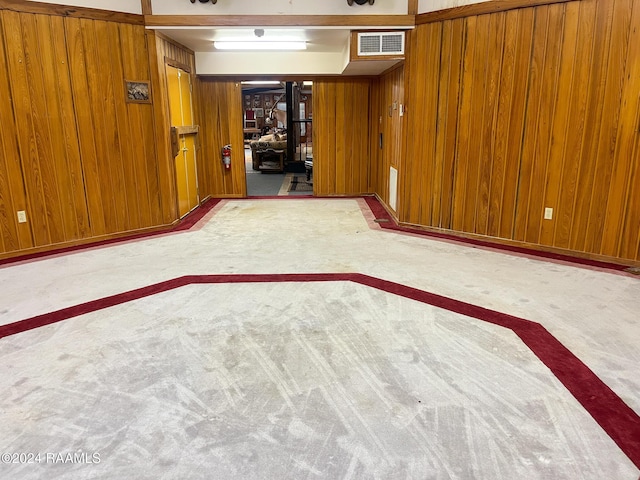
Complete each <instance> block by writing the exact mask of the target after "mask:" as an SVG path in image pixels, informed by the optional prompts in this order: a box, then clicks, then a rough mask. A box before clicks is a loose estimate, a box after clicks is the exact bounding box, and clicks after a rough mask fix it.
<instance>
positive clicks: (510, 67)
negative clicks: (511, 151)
mask: <svg viewBox="0 0 640 480" xmlns="http://www.w3.org/2000/svg"><path fill="white" fill-rule="evenodd" d="M519 12H520V11H519V10H511V11H509V12H506V14H505V31H504V39H503V45H502V49H503V50H502V55H501V56H502V68H501V71H500V95H499V97H498V104H497V113H496V123H495V126H494V131H495V132H496V133H495V141H494V146H493V148H494V150H493V155H492V156H493V162H492V166H491V178H490V189H489V199H488V202H487V203H488V218H487V231H486V234H487V235H491V236H494V237H495V236H498V234H499V229H500V220H501V218H502V217H503V211H504V210H508V209H509V205H508V204H507V205H505V204H504V202H503V200H504V188H505V177H506V176H507V175H506V171H507V164H508V162H507V160H508V157H507V147H508V139H509V136H510V133H511V132H510V129H511V126H512V123H511V121H512V119H511V110H512V106H513V97H514V78H515V58H516V48H517V44H518V43H517V39H518V28H519V25H520V21H519V20H520V18H519ZM509 163H510V162H509Z"/></svg>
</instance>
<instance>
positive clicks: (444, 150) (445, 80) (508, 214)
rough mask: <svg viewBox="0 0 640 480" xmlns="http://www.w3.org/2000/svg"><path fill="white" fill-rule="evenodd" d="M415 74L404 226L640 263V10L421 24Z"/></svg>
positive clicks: (587, 6) (591, 0)
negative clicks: (550, 215) (549, 212)
mask: <svg viewBox="0 0 640 480" xmlns="http://www.w3.org/2000/svg"><path fill="white" fill-rule="evenodd" d="M408 72H409V73H408V78H407V85H408V92H407V93H408V106H409V110H408V114H407V117H406V119H405V121H406V122H407V124H406V132H407V135H406V155H405V158H406V162H405V164H404V166H403V168H402V171H401V182H402V185H403V188H402V197H403V198H402V202H401V205H402V211H401V212H400V220H401V221H404V222H407V223H413V224H420V225H424V226H429V227H439V228H443V229H449V230H454V231H458V232H466V233H472V234H479V235H486V236H491V237H499V238H502V239H508V240H514V241H518V242H525V243H528V244H533V245H542V246H547V247H555V248H560V249H568V250H571V251H574V252H583V253H587V254H597V255H605V256H609V257H616V258H619V259H631V260H640V140H639V137H640V133H639V130H640V114H639V112H640V95H639V93H638V92H640V0H615V1H614V0H582V1H580V2H568V3H558V4H553V5H545V6H537V7H532V8H521V9H517V10H511V11H507V12H499V13H494V14H486V15H477V16H469V17H466V18H460V19H456V20H447V21H440V22H435V23H429V24H425V25H419V26H418V27H417V28H416V30H415V31H413V32H411V33H410V34H409V39H408ZM546 207H549V208H553V219H552V220H545V219H543V215H544V210H545V208H546Z"/></svg>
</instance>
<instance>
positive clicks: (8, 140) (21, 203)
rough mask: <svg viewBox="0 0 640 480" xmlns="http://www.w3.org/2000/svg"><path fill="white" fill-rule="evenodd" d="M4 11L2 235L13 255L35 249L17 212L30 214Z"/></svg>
mask: <svg viewBox="0 0 640 480" xmlns="http://www.w3.org/2000/svg"><path fill="white" fill-rule="evenodd" d="M5 14H6V12H4V11H0V32H1V33H2V37H1V38H2V39H3V41H2V42H0V91H2V92H6V94H5V95H0V124H1V125H2V128H0V154H1V157H0V197H1V198H0V233H1V234H2V248H3V250H2V252H11V251H16V250H20V249H25V248H29V247H32V246H33V238H32V236H31V229H30V228H29V224H26V223H22V224H19V223H18V222H17V212H18V211H19V210H25V211H26V210H27V198H26V189H25V186H24V181H23V177H22V169H21V165H20V151H19V148H18V142H17V138H16V135H15V128H11V126H13V125H14V121H15V120H14V109H13V103H12V94H11V90H10V78H9V71H8V65H7V58H6V48H5V41H4V38H5V37H6V36H5V35H4V30H5V27H4V23H5V18H4V15H5Z"/></svg>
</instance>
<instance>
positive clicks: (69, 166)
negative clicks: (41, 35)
mask: <svg viewBox="0 0 640 480" xmlns="http://www.w3.org/2000/svg"><path fill="white" fill-rule="evenodd" d="M50 21H51V38H50V41H51V43H52V46H53V50H54V52H53V64H54V68H53V71H52V73H53V75H54V78H55V82H54V85H55V91H56V92H57V99H58V105H59V112H57V113H56V114H55V115H52V116H51V121H50V123H51V124H57V125H59V126H60V127H61V128H62V132H60V131H58V132H56V134H55V135H54V143H55V144H56V145H58V146H59V145H62V146H63V147H64V153H59V155H61V156H62V158H65V159H66V162H65V163H63V164H62V165H61V166H60V168H61V169H62V173H63V174H66V175H68V184H67V185H66V187H67V188H69V189H70V191H71V195H70V196H71V202H72V204H73V211H74V214H75V218H74V224H75V232H76V234H77V236H72V237H69V238H70V239H74V238H87V237H90V236H91V226H90V224H89V212H88V209H87V202H86V192H85V187H84V177H83V173H82V159H81V158H80V146H79V143H78V129H77V126H76V117H75V111H74V104H73V92H72V87H71V78H70V73H69V57H68V54H67V43H66V34H65V28H64V20H63V19H62V17H53V16H52V17H50ZM45 68H46V67H45ZM69 238H68V239H69Z"/></svg>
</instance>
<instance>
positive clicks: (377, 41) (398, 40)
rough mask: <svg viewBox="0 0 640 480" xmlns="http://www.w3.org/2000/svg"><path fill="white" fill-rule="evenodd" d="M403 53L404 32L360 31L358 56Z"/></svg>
mask: <svg viewBox="0 0 640 480" xmlns="http://www.w3.org/2000/svg"><path fill="white" fill-rule="evenodd" d="M403 54H404V32H381V33H379V32H363V33H358V56H367V55H376V56H380V55H403Z"/></svg>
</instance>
